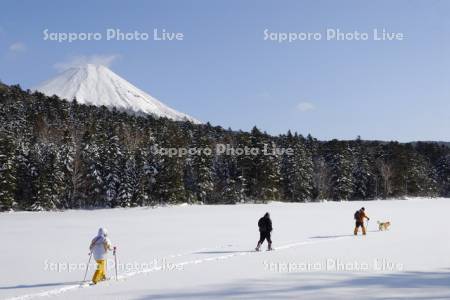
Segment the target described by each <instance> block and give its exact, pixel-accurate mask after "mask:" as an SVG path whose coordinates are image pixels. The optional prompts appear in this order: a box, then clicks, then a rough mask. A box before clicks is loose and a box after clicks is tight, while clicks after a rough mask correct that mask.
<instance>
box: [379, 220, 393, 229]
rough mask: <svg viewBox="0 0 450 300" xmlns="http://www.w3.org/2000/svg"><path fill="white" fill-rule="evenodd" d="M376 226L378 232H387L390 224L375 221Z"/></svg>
mask: <svg viewBox="0 0 450 300" xmlns="http://www.w3.org/2000/svg"><path fill="white" fill-rule="evenodd" d="M377 224H378V230H380V231H383V230H388V229H389V227H390V226H391V222H389V221H387V222H380V221H377Z"/></svg>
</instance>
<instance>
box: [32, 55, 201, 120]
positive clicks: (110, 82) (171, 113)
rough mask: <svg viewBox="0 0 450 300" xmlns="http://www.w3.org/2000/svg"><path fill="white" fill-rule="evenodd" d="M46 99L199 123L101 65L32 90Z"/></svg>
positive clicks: (64, 74)
mask: <svg viewBox="0 0 450 300" xmlns="http://www.w3.org/2000/svg"><path fill="white" fill-rule="evenodd" d="M35 90H37V91H40V92H42V93H44V94H46V95H48V96H52V95H57V96H59V97H60V98H63V99H67V100H69V101H70V100H72V99H73V98H76V99H77V101H78V102H79V103H84V104H92V105H96V106H101V105H105V106H107V107H116V108H117V109H119V110H126V111H132V112H135V113H147V114H153V115H156V116H158V117H167V118H170V119H173V120H176V121H183V120H189V121H192V122H194V123H201V122H200V121H198V120H197V119H195V118H193V117H191V116H188V115H187V114H184V113H181V112H178V111H176V110H175V109H173V108H170V107H168V106H167V105H165V104H164V103H162V102H160V101H159V100H157V99H156V98H154V97H152V96H150V95H149V94H147V93H145V92H144V91H142V90H140V89H138V88H137V87H135V86H134V85H132V84H131V83H129V82H128V81H126V80H125V79H123V78H122V77H120V76H119V75H117V74H116V73H114V72H113V71H111V70H110V69H108V68H107V67H105V66H102V65H93V64H87V65H84V66H80V67H74V68H71V69H68V70H66V71H64V72H62V73H61V74H59V75H58V76H56V77H55V78H52V79H50V80H48V81H46V82H44V83H42V84H40V85H39V86H37V87H36V88H35Z"/></svg>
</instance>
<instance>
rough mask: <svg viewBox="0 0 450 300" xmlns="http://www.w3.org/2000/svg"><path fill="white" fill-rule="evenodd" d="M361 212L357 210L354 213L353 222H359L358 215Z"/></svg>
mask: <svg viewBox="0 0 450 300" xmlns="http://www.w3.org/2000/svg"><path fill="white" fill-rule="evenodd" d="M360 213H361V212H360V211H359V210H357V211H356V212H355V214H354V215H353V217H354V218H355V220H359V214H360Z"/></svg>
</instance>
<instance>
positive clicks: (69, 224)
mask: <svg viewBox="0 0 450 300" xmlns="http://www.w3.org/2000/svg"><path fill="white" fill-rule="evenodd" d="M363 205H364V206H365V207H366V210H367V213H368V214H369V216H370V217H371V221H370V223H369V228H368V229H369V232H368V235H367V236H366V237H362V236H358V237H354V236H353V235H352V231H353V213H354V211H355V210H356V209H358V208H360V207H361V206H363ZM449 210H450V200H449V199H413V200H408V201H404V200H398V201H370V202H343V203H336V202H328V203H309V204H308V203H307V204H296V203H271V204H268V205H251V204H246V205H234V206H226V205H218V206H176V207H164V208H157V209H147V208H132V209H110V210H107V209H105V210H94V211H76V210H73V211H66V212H44V213H34V212H32V213H31V212H19V213H9V214H8V213H4V214H0V237H1V239H2V252H1V255H0V265H1V266H2V267H1V268H0V299H9V298H11V297H17V298H16V299H103V298H106V299H110V298H111V299H112V298H114V299H208V300H209V299H255V300H256V299H321V300H322V299H342V300H344V299H373V300H375V299H450V284H449V282H450V281H449V280H450V269H449V268H450V258H449V253H450V242H449V241H450V232H449V231H448V228H449V225H450V219H449V218H448V216H447V215H448V211H449ZM266 211H270V212H271V215H272V219H273V225H274V232H273V240H274V246H275V248H276V250H275V251H273V252H266V251H264V252H260V253H256V252H253V251H252V249H253V248H254V247H255V244H256V241H257V238H258V232H257V227H256V222H257V220H258V218H259V217H260V216H262V215H263V214H264V213H265V212H266ZM378 219H379V220H390V221H392V228H391V230H390V231H387V232H378V230H377V228H376V224H375V223H376V220H378ZM99 226H106V227H107V228H108V229H109V232H110V238H111V240H112V242H113V244H114V245H117V246H118V249H119V250H118V259H119V265H120V269H119V278H120V280H119V281H115V280H111V281H108V282H105V283H102V284H99V285H97V286H90V287H81V288H80V286H79V281H80V280H81V279H82V278H83V275H84V269H83V268H82V267H80V268H78V267H77V266H78V265H79V264H80V265H81V266H83V264H85V263H86V262H87V259H88V256H87V251H88V249H87V247H88V245H89V242H90V239H91V238H92V237H93V235H95V234H96V232H97V227H99ZM264 246H265V245H264ZM110 258H111V259H112V257H110ZM154 259H156V260H157V263H156V264H155V263H154V264H153V265H152V263H153V262H154ZM164 261H165V264H164V265H163V262H164ZM111 262H112V261H111ZM48 263H59V264H60V266H61V267H60V270H59V271H58V270H51V269H50V270H49V269H48V268H47V269H46V264H48ZM333 263H335V267H333V266H332V264H333ZM67 264H73V265H72V267H73V268H74V269H73V270H69V269H68V265H67ZM126 264H128V265H129V266H131V268H130V267H127V265H126ZM171 264H176V265H177V266H179V268H178V269H173V268H171ZM327 264H328V266H327ZM340 264H341V265H340ZM312 265H317V266H316V267H315V268H313V267H312ZM366 265H367V266H368V268H367V269H365V267H364V268H363V266H366ZM64 266H66V267H67V268H66V269H65V268H64ZM134 266H137V267H134ZM163 266H164V267H163ZM308 266H309V267H308ZM358 266H360V268H359V269H358ZM400 266H401V267H400ZM93 267H94V266H93V265H92V267H91V268H93ZM307 268H309V269H307ZM113 270H114V268H113V266H112V265H111V266H110V268H109V269H108V274H109V276H113V277H114V272H113ZM92 273H93V270H92V269H91V270H90V271H89V275H88V277H89V278H90V277H92Z"/></svg>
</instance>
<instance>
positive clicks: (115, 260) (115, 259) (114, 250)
mask: <svg viewBox="0 0 450 300" xmlns="http://www.w3.org/2000/svg"><path fill="white" fill-rule="evenodd" d="M116 250H117V247H115V246H114V248H113V254H114V268H115V269H116V281H118V280H119V277H117V254H116Z"/></svg>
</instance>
